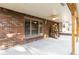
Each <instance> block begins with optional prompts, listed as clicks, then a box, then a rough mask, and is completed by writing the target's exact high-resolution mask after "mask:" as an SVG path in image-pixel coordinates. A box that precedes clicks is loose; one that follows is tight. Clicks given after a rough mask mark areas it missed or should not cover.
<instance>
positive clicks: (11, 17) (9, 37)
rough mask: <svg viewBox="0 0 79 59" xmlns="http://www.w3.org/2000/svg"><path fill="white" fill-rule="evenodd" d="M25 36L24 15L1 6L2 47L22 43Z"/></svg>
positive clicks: (0, 33)
mask: <svg viewBox="0 0 79 59" xmlns="http://www.w3.org/2000/svg"><path fill="white" fill-rule="evenodd" d="M24 36H25V35H24V16H23V15H21V14H19V13H16V12H12V11H9V10H6V9H3V8H0V47H3V45H4V46H6V47H10V46H13V45H16V44H18V43H21V42H22V41H23V39H24Z"/></svg>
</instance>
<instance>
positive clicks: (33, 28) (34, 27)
mask: <svg viewBox="0 0 79 59" xmlns="http://www.w3.org/2000/svg"><path fill="white" fill-rule="evenodd" d="M42 29H43V23H42V22H41V21H36V20H30V19H26V20H25V35H26V37H29V36H34V35H39V34H42V32H43V31H42Z"/></svg>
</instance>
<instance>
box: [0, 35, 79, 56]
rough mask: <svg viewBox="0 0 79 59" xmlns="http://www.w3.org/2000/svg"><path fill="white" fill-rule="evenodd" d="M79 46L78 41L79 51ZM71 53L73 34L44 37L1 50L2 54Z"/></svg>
mask: <svg viewBox="0 0 79 59" xmlns="http://www.w3.org/2000/svg"><path fill="white" fill-rule="evenodd" d="M78 46H79V42H78V43H76V51H77V50H78V51H79V48H78ZM78 51H77V54H78V53H79V52H78ZM70 53H71V36H60V37H59V38H58V39H54V38H47V39H42V40H38V41H34V42H31V43H28V44H24V45H17V46H15V47H12V48H9V49H7V50H1V51H0V54H1V55H70Z"/></svg>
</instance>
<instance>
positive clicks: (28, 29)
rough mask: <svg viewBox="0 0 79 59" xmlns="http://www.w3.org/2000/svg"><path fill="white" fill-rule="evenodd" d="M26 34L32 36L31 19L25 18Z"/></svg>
mask: <svg viewBox="0 0 79 59" xmlns="http://www.w3.org/2000/svg"><path fill="white" fill-rule="evenodd" d="M25 35H26V36H30V20H29V19H26V20H25Z"/></svg>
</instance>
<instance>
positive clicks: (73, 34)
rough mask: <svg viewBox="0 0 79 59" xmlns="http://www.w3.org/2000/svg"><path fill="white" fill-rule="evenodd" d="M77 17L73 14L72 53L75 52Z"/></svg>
mask: <svg viewBox="0 0 79 59" xmlns="http://www.w3.org/2000/svg"><path fill="white" fill-rule="evenodd" d="M74 20H75V17H74V15H72V52H71V54H73V55H74V54H75V21H74Z"/></svg>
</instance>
